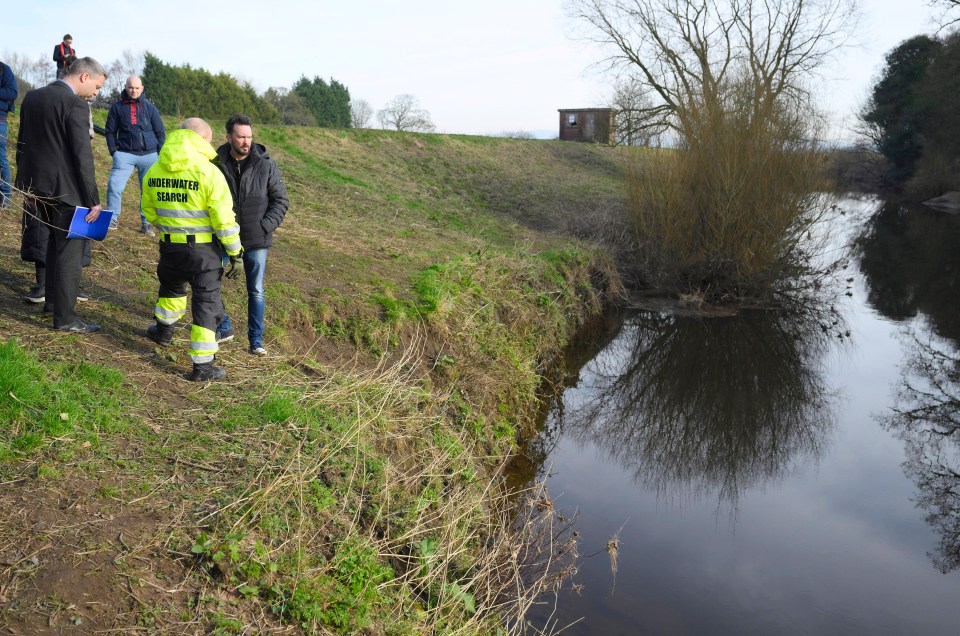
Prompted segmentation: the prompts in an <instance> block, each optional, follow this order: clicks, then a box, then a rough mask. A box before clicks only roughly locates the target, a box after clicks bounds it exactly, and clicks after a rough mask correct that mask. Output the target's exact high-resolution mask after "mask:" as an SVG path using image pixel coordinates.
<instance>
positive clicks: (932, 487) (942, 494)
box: [882, 331, 960, 573]
mask: <svg viewBox="0 0 960 636" xmlns="http://www.w3.org/2000/svg"><path fill="white" fill-rule="evenodd" d="M908 340H909V342H908V345H909V346H911V348H912V351H911V352H910V354H909V356H908V361H907V364H906V365H905V367H904V369H905V373H904V378H903V381H902V383H901V385H900V387H899V390H898V392H897V406H896V408H895V409H894V411H893V414H892V415H887V416H884V417H883V418H882V419H883V423H884V424H885V425H886V426H887V427H888V429H889V430H891V431H893V432H894V433H895V434H896V435H897V436H898V437H899V438H900V439H902V440H903V441H904V444H905V446H906V456H907V459H906V461H905V462H904V463H903V467H904V470H905V471H906V473H907V475H908V476H909V477H910V478H911V479H913V480H914V482H915V483H916V485H917V490H918V494H917V498H916V502H917V506H918V507H919V508H923V509H924V510H926V512H927V515H926V520H927V523H929V524H930V525H931V527H933V529H934V530H935V531H936V532H937V534H938V536H939V543H938V545H937V549H936V552H935V553H934V554H932V555H931V559H932V560H933V564H934V565H935V566H936V567H937V569H939V570H940V571H941V572H943V573H947V572H950V571H951V570H955V569H957V568H958V567H960V360H958V358H957V353H956V350H955V349H954V348H953V347H952V346H950V345H949V344H948V343H946V342H945V341H943V340H934V339H932V338H929V337H928V338H923V337H922V336H920V335H918V333H917V332H916V331H911V332H910V333H909V337H908Z"/></svg>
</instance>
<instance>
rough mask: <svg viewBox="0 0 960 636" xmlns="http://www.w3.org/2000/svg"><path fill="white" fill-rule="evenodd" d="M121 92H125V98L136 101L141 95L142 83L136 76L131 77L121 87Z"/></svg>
mask: <svg viewBox="0 0 960 636" xmlns="http://www.w3.org/2000/svg"><path fill="white" fill-rule="evenodd" d="M123 90H125V91H127V97H129V98H130V99H137V98H138V97H140V95H142V94H143V82H141V81H140V78H139V77H137V76H136V75H131V76H130V77H128V78H127V82H126V84H124V85H123Z"/></svg>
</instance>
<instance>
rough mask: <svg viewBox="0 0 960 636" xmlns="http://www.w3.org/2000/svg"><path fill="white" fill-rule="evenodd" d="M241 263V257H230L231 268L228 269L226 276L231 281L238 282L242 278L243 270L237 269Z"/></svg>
mask: <svg viewBox="0 0 960 636" xmlns="http://www.w3.org/2000/svg"><path fill="white" fill-rule="evenodd" d="M239 262H240V256H239V255H238V256H231V257H230V268H229V269H227V273H226V274H224V276H226V277H227V278H229V279H230V280H236V279H238V278H240V270H241V269H242V268H239V267H237V263H239Z"/></svg>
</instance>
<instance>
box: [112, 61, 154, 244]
mask: <svg viewBox="0 0 960 636" xmlns="http://www.w3.org/2000/svg"><path fill="white" fill-rule="evenodd" d="M106 131H107V149H108V150H109V151H110V155H111V156H112V157H113V166H112V167H111V169H110V179H109V180H108V181H107V209H108V210H110V211H111V212H113V218H112V219H111V220H110V227H117V222H118V221H119V219H120V204H121V199H122V196H121V195H122V194H123V189H124V188H126V187H127V181H128V180H129V179H130V174H131V173H132V172H133V169H134V168H136V169H137V177H138V179H139V180H140V191H141V192H143V175H145V174H146V173H147V170H149V169H150V166H152V165H153V164H154V163H156V161H157V156H158V153H159V152H160V148H161V147H162V146H163V140H164V139H166V137H167V133H166V130H165V129H164V127H163V120H162V119H160V112H159V111H158V110H157V107H156V106H154V105H153V104H152V103H151V102H150V101H149V100H148V99H147V98H146V96H145V95H144V94H143V82H142V81H141V80H140V78H139V77H137V76H136V75H132V76H130V77H128V78H127V83H126V85H125V87H124V89H123V92H122V93H120V99H119V100H118V101H117V102H116V103H115V104H114V105H113V106H111V107H110V113H109V114H108V115H107V125H106ZM140 231H141V232H143V233H144V234H146V235H147V236H154V231H153V227H152V226H151V225H150V224H149V223H147V219H146V218H145V217H144V216H143V210H142V209H141V210H140Z"/></svg>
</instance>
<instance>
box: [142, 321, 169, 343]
mask: <svg viewBox="0 0 960 636" xmlns="http://www.w3.org/2000/svg"><path fill="white" fill-rule="evenodd" d="M147 338H150V339H151V340H153V341H154V342H156V343H157V344H158V345H160V346H161V347H166V346H167V345H169V344H170V343H171V342H173V325H161V324H159V323H156V322H155V323H153V324H152V325H150V326H149V327H147Z"/></svg>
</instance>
